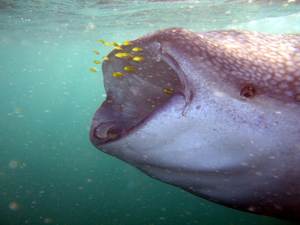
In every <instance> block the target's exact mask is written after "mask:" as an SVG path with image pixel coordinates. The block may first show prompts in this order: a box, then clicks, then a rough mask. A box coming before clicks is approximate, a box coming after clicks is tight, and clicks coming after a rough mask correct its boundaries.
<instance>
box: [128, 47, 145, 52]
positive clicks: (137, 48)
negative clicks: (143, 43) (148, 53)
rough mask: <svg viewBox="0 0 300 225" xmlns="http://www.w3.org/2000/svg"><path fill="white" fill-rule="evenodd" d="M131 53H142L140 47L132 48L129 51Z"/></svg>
mask: <svg viewBox="0 0 300 225" xmlns="http://www.w3.org/2000/svg"><path fill="white" fill-rule="evenodd" d="M131 51H133V52H141V51H143V49H142V48H140V47H134V48H133V49H131Z"/></svg>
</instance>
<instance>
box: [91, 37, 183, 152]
mask: <svg viewBox="0 0 300 225" xmlns="http://www.w3.org/2000/svg"><path fill="white" fill-rule="evenodd" d="M107 57H108V60H106V61H105V62H104V63H103V65H102V70H103V76H104V87H105V91H106V94H107V98H106V100H105V101H104V102H103V103H102V105H101V107H100V108H99V109H98V110H97V111H96V113H95V115H94V118H93V122H92V128H91V131H90V139H91V141H92V143H93V144H94V145H95V146H97V147H99V146H101V145H103V144H106V143H108V142H111V141H115V140H117V139H119V138H121V137H124V136H126V135H127V134H129V133H130V132H131V131H132V130H133V129H134V128H136V127H137V126H139V125H140V124H141V123H143V122H144V121H145V120H146V119H147V118H149V116H150V115H151V114H152V113H153V112H154V111H155V110H157V109H158V108H160V107H161V106H163V105H164V104H165V103H166V102H167V101H168V100H169V99H170V98H172V96H174V95H176V94H183V95H184V91H183V89H184V87H183V86H184V85H183V84H182V81H181V79H180V77H179V74H180V75H181V76H182V74H183V71H182V70H181V69H180V67H179V65H178V64H177V63H176V60H174V59H173V58H172V56H170V55H168V54H164V53H162V52H161V49H160V43H158V42H153V41H151V42H150V41H148V42H146V43H141V41H139V40H136V41H133V42H131V43H130V45H127V46H121V47H120V48H119V49H115V50H113V51H112V52H111V53H110V54H109V55H108V56H107Z"/></svg>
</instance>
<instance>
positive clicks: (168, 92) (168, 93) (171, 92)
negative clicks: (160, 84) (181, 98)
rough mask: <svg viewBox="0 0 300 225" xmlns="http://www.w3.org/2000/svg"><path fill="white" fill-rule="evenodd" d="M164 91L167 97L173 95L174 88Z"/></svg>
mask: <svg viewBox="0 0 300 225" xmlns="http://www.w3.org/2000/svg"><path fill="white" fill-rule="evenodd" d="M163 91H164V93H165V94H167V95H171V94H173V93H174V89H173V88H164V89H163Z"/></svg>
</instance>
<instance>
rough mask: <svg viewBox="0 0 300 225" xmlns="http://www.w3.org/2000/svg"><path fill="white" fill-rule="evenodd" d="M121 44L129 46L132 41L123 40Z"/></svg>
mask: <svg viewBox="0 0 300 225" xmlns="http://www.w3.org/2000/svg"><path fill="white" fill-rule="evenodd" d="M123 45H124V46H129V45H132V43H131V42H130V41H124V42H123Z"/></svg>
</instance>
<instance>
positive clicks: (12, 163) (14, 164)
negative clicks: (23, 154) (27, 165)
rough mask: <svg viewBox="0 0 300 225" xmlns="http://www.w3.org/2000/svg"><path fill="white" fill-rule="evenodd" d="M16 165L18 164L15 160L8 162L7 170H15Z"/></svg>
mask: <svg viewBox="0 0 300 225" xmlns="http://www.w3.org/2000/svg"><path fill="white" fill-rule="evenodd" d="M18 165H19V162H18V161H16V160H11V161H9V163H8V166H9V168H11V169H16V168H17V167H18Z"/></svg>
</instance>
